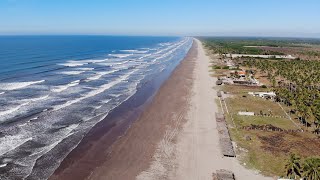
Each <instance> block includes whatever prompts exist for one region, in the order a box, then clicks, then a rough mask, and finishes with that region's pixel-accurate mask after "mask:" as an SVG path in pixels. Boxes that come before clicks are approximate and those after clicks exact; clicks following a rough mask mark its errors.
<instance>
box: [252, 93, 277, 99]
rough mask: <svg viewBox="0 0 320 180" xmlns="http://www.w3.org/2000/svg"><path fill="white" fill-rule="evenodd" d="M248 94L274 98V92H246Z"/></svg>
mask: <svg viewBox="0 0 320 180" xmlns="http://www.w3.org/2000/svg"><path fill="white" fill-rule="evenodd" d="M248 94H249V95H252V96H257V97H261V98H266V99H274V98H275V97H276V93H275V92H248Z"/></svg>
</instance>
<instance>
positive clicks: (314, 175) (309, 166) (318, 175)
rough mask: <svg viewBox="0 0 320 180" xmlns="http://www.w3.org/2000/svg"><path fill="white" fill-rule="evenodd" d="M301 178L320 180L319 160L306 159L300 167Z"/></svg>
mask: <svg viewBox="0 0 320 180" xmlns="http://www.w3.org/2000/svg"><path fill="white" fill-rule="evenodd" d="M302 170H303V173H302V176H303V177H305V178H307V179H308V180H319V179H320V159H319V158H308V159H306V160H305V161H304V163H303V166H302Z"/></svg>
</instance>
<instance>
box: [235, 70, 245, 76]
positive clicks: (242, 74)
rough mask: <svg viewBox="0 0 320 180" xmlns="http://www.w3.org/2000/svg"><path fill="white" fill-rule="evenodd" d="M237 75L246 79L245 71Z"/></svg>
mask: <svg viewBox="0 0 320 180" xmlns="http://www.w3.org/2000/svg"><path fill="white" fill-rule="evenodd" d="M237 74H238V76H239V77H246V72H245V71H237Z"/></svg>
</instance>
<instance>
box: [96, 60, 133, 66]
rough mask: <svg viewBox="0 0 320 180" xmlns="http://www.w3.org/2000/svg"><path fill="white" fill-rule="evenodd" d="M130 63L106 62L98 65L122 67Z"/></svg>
mask: <svg viewBox="0 0 320 180" xmlns="http://www.w3.org/2000/svg"><path fill="white" fill-rule="evenodd" d="M127 62H129V61H119V62H114V61H113V62H105V63H97V64H98V65H101V66H117V65H122V64H125V63H127Z"/></svg>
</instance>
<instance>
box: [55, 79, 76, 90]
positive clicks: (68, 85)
mask: <svg viewBox="0 0 320 180" xmlns="http://www.w3.org/2000/svg"><path fill="white" fill-rule="evenodd" d="M79 83H80V80H76V81H72V82H71V83H69V84H66V85H61V86H55V87H53V88H52V89H51V91H52V92H62V91H64V90H66V89H68V88H69V87H73V86H76V85H78V84H79Z"/></svg>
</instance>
